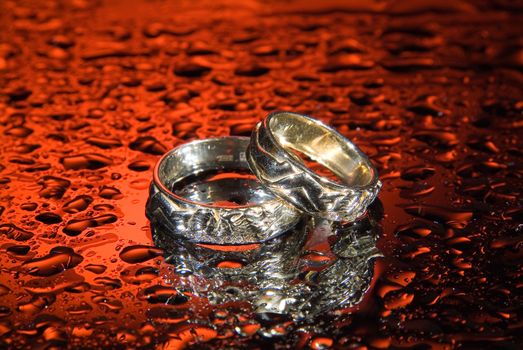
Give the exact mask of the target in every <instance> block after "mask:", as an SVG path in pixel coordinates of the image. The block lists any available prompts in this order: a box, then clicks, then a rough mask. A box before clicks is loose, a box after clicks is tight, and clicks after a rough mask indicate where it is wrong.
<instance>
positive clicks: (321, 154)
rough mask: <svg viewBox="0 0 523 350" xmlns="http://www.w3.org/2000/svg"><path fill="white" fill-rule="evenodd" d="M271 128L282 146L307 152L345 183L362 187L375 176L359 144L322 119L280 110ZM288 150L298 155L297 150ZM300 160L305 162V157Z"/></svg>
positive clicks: (270, 123) (307, 154) (270, 124)
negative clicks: (352, 141)
mask: <svg viewBox="0 0 523 350" xmlns="http://www.w3.org/2000/svg"><path fill="white" fill-rule="evenodd" d="M269 128H270V129H271V132H272V134H273V135H274V137H275V138H276V140H277V141H278V143H280V145H281V146H282V147H284V148H285V149H287V150H289V149H291V150H292V151H297V152H299V153H303V154H305V155H306V156H308V157H309V158H310V159H312V160H313V161H315V162H317V163H319V164H321V165H323V166H324V167H325V168H327V169H328V170H330V171H331V172H332V173H333V174H334V175H335V176H336V177H338V178H339V180H341V182H342V183H343V184H346V185H349V186H357V187H363V186H366V185H369V184H370V183H371V182H372V181H373V179H374V176H375V174H374V168H373V167H372V166H371V164H370V161H369V160H368V159H367V158H366V157H365V156H364V155H363V154H361V152H360V151H359V150H358V149H357V148H356V146H354V145H353V144H352V143H350V142H347V140H345V139H344V138H343V137H341V136H340V135H338V134H337V133H334V132H333V131H332V130H330V129H329V128H327V127H325V126H324V125H322V124H320V123H319V122H315V121H314V120H311V119H309V118H306V117H303V116H300V115H297V114H293V113H279V114H276V115H273V116H272V118H271V119H270V121H269ZM289 153H290V154H291V155H292V156H293V157H294V158H298V155H297V154H296V152H289ZM298 160H299V161H300V162H302V163H303V164H305V162H304V161H303V159H298ZM306 166H307V167H309V166H308V165H306ZM309 168H310V167H309ZM311 170H313V169H311Z"/></svg>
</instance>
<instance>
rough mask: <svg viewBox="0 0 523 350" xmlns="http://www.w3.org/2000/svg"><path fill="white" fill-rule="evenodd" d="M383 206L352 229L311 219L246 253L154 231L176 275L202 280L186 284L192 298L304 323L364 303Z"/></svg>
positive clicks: (245, 249)
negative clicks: (243, 306) (245, 306)
mask: <svg viewBox="0 0 523 350" xmlns="http://www.w3.org/2000/svg"><path fill="white" fill-rule="evenodd" d="M379 204H380V203H379V202H377V203H375V204H374V206H373V207H372V208H371V210H370V211H369V214H368V215H367V216H366V217H364V218H362V219H361V220H359V221H356V222H353V223H350V224H345V225H341V224H338V223H333V222H329V221H327V220H324V219H307V220H304V221H305V222H302V223H300V224H299V225H297V227H296V228H294V229H292V230H290V231H289V232H287V233H286V234H284V235H282V236H279V237H276V238H274V239H272V240H269V241H267V242H264V243H259V244H253V245H247V246H210V245H202V244H197V243H193V242H189V241H180V240H176V241H174V240H173V239H172V238H170V236H169V235H168V234H164V233H162V231H161V230H160V229H158V228H155V227H153V238H154V241H155V244H156V245H158V246H160V247H162V248H164V249H165V250H166V252H167V253H166V254H167V259H166V261H168V262H170V263H172V264H173V266H174V267H175V270H176V272H178V273H179V274H182V275H185V276H186V277H185V279H187V281H190V280H191V278H197V279H198V280H199V283H193V284H191V283H184V285H185V286H190V289H191V290H190V291H189V292H192V293H194V294H196V295H198V296H202V297H206V298H207V299H208V300H209V302H210V303H211V304H214V305H216V306H219V305H222V304H226V303H231V302H242V304H243V303H244V302H247V303H248V304H249V305H250V306H251V307H252V309H253V311H254V312H255V313H256V314H257V315H258V317H259V318H261V319H262V320H265V321H272V320H282V319H288V320H289V319H291V320H300V319H305V318H311V317H314V316H316V315H319V314H321V313H324V312H326V311H329V310H333V309H335V308H339V307H351V306H355V305H356V304H358V303H359V302H360V301H361V300H362V298H363V296H364V295H365V293H366V292H367V290H368V289H369V286H370V283H371V279H372V275H373V270H374V268H373V266H374V264H373V260H374V258H376V257H379V256H381V254H380V253H379V251H378V249H377V248H376V245H375V243H376V240H377V238H378V236H379V233H380V226H379V224H378V221H379V219H380V218H379V217H376V216H379V214H378V212H379V211H380V210H379V208H378V206H379ZM202 279H203V281H202ZM202 282H203V283H202Z"/></svg>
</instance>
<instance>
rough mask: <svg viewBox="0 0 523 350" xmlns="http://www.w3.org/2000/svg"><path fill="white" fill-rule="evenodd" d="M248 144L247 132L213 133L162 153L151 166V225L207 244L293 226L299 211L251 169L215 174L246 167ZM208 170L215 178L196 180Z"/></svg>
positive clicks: (260, 237)
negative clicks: (235, 134) (233, 134)
mask: <svg viewBox="0 0 523 350" xmlns="http://www.w3.org/2000/svg"><path fill="white" fill-rule="evenodd" d="M248 144H249V138H247V137H223V138H214V139H206V140H201V141H193V142H190V143H187V144H184V145H182V146H179V147H177V148H174V149H173V150H171V151H169V152H168V153H167V154H165V155H164V156H163V157H162V158H161V159H160V160H159V161H158V163H157V164H156V167H155V169H154V178H153V182H152V183H151V187H150V193H149V199H148V201H147V206H146V214H147V217H148V218H149V220H150V221H151V224H152V225H153V226H155V227H158V228H161V229H162V230H163V231H164V232H165V231H166V232H169V233H171V234H172V235H173V236H182V237H184V238H186V239H189V240H191V241H195V242H201V243H211V244H247V243H255V242H260V241H264V240H267V239H270V238H273V237H275V236H277V235H278V234H280V233H282V232H285V231H286V230H288V229H290V228H291V227H293V226H294V225H295V224H296V223H297V221H298V220H299V218H300V216H301V215H300V213H299V211H297V210H296V209H295V208H293V207H292V206H291V205H289V204H287V203H285V202H284V201H282V200H280V199H279V198H277V197H275V196H274V195H273V194H272V193H271V192H270V191H267V190H266V189H265V188H264V187H263V186H262V185H261V184H259V183H258V181H257V180H256V178H255V177H254V176H253V175H252V174H247V175H238V174H235V175H236V176H230V175H229V177H227V174H222V175H221V176H220V175H219V174H218V175H216V174H217V173H218V172H220V171H222V172H227V171H229V172H233V171H249V165H248V163H247V161H246V157H245V150H246V148H247V145H248ZM206 173H207V174H208V173H213V174H214V177H212V176H211V179H208V181H207V182H203V181H200V182H197V181H196V179H197V178H198V176H202V175H204V174H206ZM249 173H250V171H249ZM231 197H235V198H236V199H231Z"/></svg>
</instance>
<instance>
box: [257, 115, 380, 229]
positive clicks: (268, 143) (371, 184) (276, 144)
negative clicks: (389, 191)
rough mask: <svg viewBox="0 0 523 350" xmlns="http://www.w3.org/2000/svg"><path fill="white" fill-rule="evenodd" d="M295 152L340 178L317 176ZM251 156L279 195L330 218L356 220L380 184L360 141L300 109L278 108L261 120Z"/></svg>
mask: <svg viewBox="0 0 523 350" xmlns="http://www.w3.org/2000/svg"><path fill="white" fill-rule="evenodd" d="M293 151H294V152H299V153H303V154H305V155H306V156H308V157H310V158H311V159H313V160H315V161H316V162H318V163H320V164H321V165H323V166H324V167H326V168H327V169H329V170H330V171H331V172H332V173H333V174H334V175H336V177H337V178H338V179H339V180H341V181H340V182H336V181H334V180H331V179H329V178H327V177H325V176H320V175H318V174H317V173H315V172H314V171H312V170H311V169H310V168H308V167H307V166H306V164H305V163H304V161H303V160H302V159H301V158H300V157H299V156H298V155H297V154H296V153H294V152H293ZM247 160H248V162H249V165H250V167H251V170H252V171H253V173H254V174H255V175H256V177H257V178H258V179H259V180H260V182H261V183H262V184H263V185H265V186H267V187H268V188H269V189H270V190H271V191H272V192H273V193H274V194H275V195H277V196H278V197H280V198H282V199H283V200H285V201H288V202H290V203H292V204H293V205H294V206H295V207H296V208H298V209H300V210H302V211H304V212H306V213H309V214H311V215H313V216H317V217H322V218H325V219H329V220H334V221H353V220H355V219H357V218H358V217H359V216H361V215H363V214H364V213H365V210H366V209H367V207H368V206H369V204H371V203H372V201H373V200H374V199H375V198H376V196H377V194H378V192H379V190H380V188H381V182H380V181H379V179H378V173H377V170H376V168H375V167H374V165H373V164H372V163H371V161H370V160H369V159H368V158H367V156H366V155H365V154H364V153H363V152H362V151H361V150H360V149H359V148H358V147H357V146H356V145H354V144H353V143H351V142H350V141H349V140H347V139H346V138H345V137H343V136H342V135H341V134H340V133H339V132H337V131H336V130H334V129H333V128H331V127H329V126H327V125H326V124H324V123H322V122H320V121H318V120H316V119H313V118H311V117H308V116H305V115H302V114H298V113H291V112H274V113H271V114H269V115H268V116H267V117H266V118H265V119H264V120H263V121H262V122H261V123H259V124H258V125H257V126H256V128H255V130H254V131H253V135H252V137H251V143H250V145H249V147H248V150H247Z"/></svg>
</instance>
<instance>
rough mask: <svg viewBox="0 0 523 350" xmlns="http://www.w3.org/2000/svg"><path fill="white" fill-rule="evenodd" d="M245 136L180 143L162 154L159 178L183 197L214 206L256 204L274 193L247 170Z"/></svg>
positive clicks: (246, 141) (172, 190)
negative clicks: (242, 137)
mask: <svg viewBox="0 0 523 350" xmlns="http://www.w3.org/2000/svg"><path fill="white" fill-rule="evenodd" d="M247 144H248V139H247V140H243V139H229V138H227V139H215V140H209V141H203V142H196V143H193V144H187V145H184V146H181V147H179V148H177V149H175V150H173V151H172V153H171V154H169V155H168V156H166V157H165V158H164V159H163V160H162V162H161V164H160V166H159V168H158V175H159V179H160V181H161V182H162V184H163V185H164V187H165V188H167V189H168V190H169V191H171V192H172V193H174V194H175V195H177V196H179V197H182V198H184V199H186V200H189V201H192V202H196V203H200V204H206V205H211V206H216V207H222V206H229V207H230V206H233V207H234V206H249V205H256V204H259V203H262V202H266V201H267V200H270V199H274V196H273V195H272V194H270V193H269V192H268V191H266V190H265V189H264V188H263V186H262V185H261V184H260V183H259V182H258V180H257V179H256V177H255V176H254V175H253V174H252V173H251V172H250V170H249V165H248V163H247V161H246V159H245V149H246V147H247Z"/></svg>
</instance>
